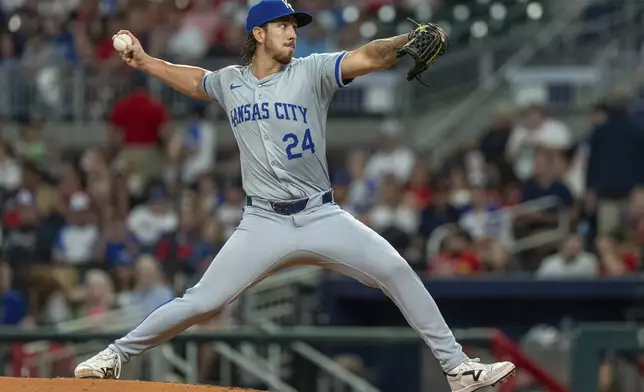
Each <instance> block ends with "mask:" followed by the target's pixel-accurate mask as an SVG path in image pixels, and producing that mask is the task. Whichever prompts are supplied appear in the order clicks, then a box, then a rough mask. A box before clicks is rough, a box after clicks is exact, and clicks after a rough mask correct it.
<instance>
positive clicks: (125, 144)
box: [110, 72, 167, 188]
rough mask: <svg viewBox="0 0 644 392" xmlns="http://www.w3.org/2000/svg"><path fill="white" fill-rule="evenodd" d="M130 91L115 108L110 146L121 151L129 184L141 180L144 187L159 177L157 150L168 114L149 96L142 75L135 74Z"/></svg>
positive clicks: (123, 167) (112, 116)
mask: <svg viewBox="0 0 644 392" xmlns="http://www.w3.org/2000/svg"><path fill="white" fill-rule="evenodd" d="M132 87H133V91H132V93H130V94H129V95H127V96H125V97H124V98H122V99H120V100H119V101H118V102H116V104H115V106H114V110H113V111H112V115H111V118H110V123H111V125H112V133H111V135H112V137H113V143H115V144H116V145H117V146H121V147H122V151H121V154H120V156H119V166H120V169H121V170H122V171H123V172H125V173H128V180H130V179H132V180H133V181H134V180H140V181H141V182H142V184H141V185H142V186H143V187H144V186H145V185H146V184H147V183H148V182H149V181H150V180H151V179H156V178H160V177H161V155H160V151H159V149H158V147H159V144H162V140H163V133H164V130H163V129H162V128H163V127H164V126H165V125H166V118H167V113H166V109H165V108H164V107H163V105H161V104H160V103H158V102H157V101H156V100H154V99H153V98H152V96H151V95H150V93H149V92H148V90H147V79H146V78H145V76H144V75H143V74H142V73H140V72H135V73H134V77H133V80H132ZM137 188H138V187H137Z"/></svg>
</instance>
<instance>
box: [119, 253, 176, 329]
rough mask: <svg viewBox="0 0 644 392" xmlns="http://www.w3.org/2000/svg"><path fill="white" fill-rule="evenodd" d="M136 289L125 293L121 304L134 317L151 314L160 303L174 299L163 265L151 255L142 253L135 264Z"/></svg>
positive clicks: (139, 317)
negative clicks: (164, 274)
mask: <svg viewBox="0 0 644 392" xmlns="http://www.w3.org/2000/svg"><path fill="white" fill-rule="evenodd" d="M135 282H136V283H135V285H134V290H133V291H132V292H130V293H129V294H125V293H123V294H122V296H121V298H120V299H121V301H122V303H121V305H122V306H124V307H126V308H127V309H128V310H129V311H130V312H131V315H132V316H133V317H134V318H138V319H139V320H140V319H141V316H146V315H148V314H150V313H151V312H152V311H153V310H154V309H156V308H158V307H159V306H160V305H162V304H164V303H166V302H168V301H170V300H172V299H173V298H174V293H173V292H172V288H171V287H170V286H169V285H168V284H167V282H166V281H165V277H164V276H163V272H162V270H161V266H160V265H159V263H158V262H157V260H156V259H155V258H154V257H153V256H150V255H142V256H140V257H139V258H138V259H137V260H136V264H135Z"/></svg>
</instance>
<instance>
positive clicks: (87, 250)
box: [53, 192, 100, 264]
mask: <svg viewBox="0 0 644 392" xmlns="http://www.w3.org/2000/svg"><path fill="white" fill-rule="evenodd" d="M98 244H99V230H98V226H97V225H96V219H95V217H94V216H93V211H92V208H91V200H90V199H89V197H88V196H87V195H86V194H85V193H81V192H76V193H74V194H72V196H71V197H70V198H69V212H68V213H67V219H66V222H65V225H64V226H63V227H62V228H61V229H60V231H59V232H58V235H57V237H56V243H55V244H54V252H53V257H54V260H55V261H57V262H61V263H70V264H86V263H89V262H92V261H96V259H97V258H98V255H99V251H100V249H99V247H98Z"/></svg>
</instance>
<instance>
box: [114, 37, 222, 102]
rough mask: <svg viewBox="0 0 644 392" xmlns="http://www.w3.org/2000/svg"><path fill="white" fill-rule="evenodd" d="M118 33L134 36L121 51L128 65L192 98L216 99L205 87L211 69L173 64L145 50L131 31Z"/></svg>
mask: <svg viewBox="0 0 644 392" xmlns="http://www.w3.org/2000/svg"><path fill="white" fill-rule="evenodd" d="M118 34H127V35H129V36H130V38H132V45H130V46H129V47H128V48H127V49H126V50H125V51H124V52H122V53H120V55H121V58H122V59H123V61H124V62H125V63H126V64H127V65H129V66H130V67H132V68H134V69H138V70H141V71H143V72H145V73H147V74H149V75H151V76H153V77H155V78H157V79H159V80H160V81H162V82H163V83H165V84H167V85H168V86H170V87H172V88H174V89H175V90H177V91H179V92H180V93H182V94H185V95H187V96H189V97H190V98H194V99H202V100H207V101H214V99H213V98H212V97H210V96H209V95H208V94H207V93H206V91H205V89H204V77H205V76H206V74H208V73H209V71H207V70H205V69H203V68H199V67H193V66H189V65H178V64H172V63H169V62H167V61H164V60H161V59H157V58H154V57H152V56H150V55H148V54H147V53H146V52H145V51H144V50H143V47H142V46H141V43H140V42H139V40H138V39H137V38H136V37H135V36H134V35H133V34H132V33H131V32H129V31H127V30H121V31H119V32H118V33H116V34H115V35H114V36H115V37H116V35H118Z"/></svg>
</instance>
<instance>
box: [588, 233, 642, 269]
mask: <svg viewBox="0 0 644 392" xmlns="http://www.w3.org/2000/svg"><path fill="white" fill-rule="evenodd" d="M596 248H597V256H598V257H599V260H600V262H601V267H602V271H603V274H604V275H606V276H624V275H627V274H630V273H633V272H635V271H638V270H639V269H640V268H641V266H642V265H641V260H642V254H641V250H640V247H639V246H638V245H637V242H636V241H635V239H634V238H633V232H632V231H628V232H627V233H626V234H621V233H618V234H615V235H613V236H600V237H598V238H597V241H596Z"/></svg>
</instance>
